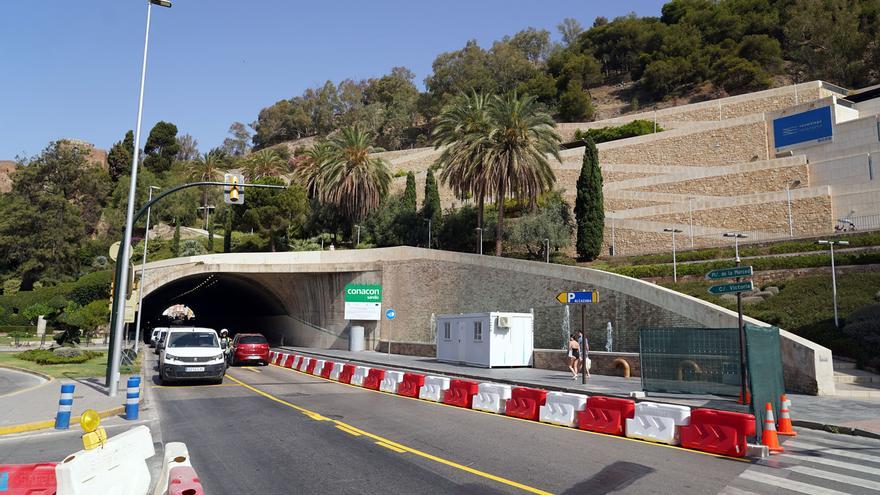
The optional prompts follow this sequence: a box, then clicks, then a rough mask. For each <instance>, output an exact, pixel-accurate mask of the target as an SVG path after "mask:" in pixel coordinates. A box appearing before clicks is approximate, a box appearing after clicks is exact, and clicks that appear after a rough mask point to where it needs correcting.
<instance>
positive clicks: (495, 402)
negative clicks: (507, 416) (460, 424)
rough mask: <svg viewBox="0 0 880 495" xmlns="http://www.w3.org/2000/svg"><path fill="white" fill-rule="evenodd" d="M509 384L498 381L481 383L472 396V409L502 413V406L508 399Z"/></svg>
mask: <svg viewBox="0 0 880 495" xmlns="http://www.w3.org/2000/svg"><path fill="white" fill-rule="evenodd" d="M510 388H511V387H510V385H502V384H500V383H481V384H480V385H479V386H478V387H477V395H475V396H474V402H473V405H472V408H473V409H476V410H477V411H486V412H490V413H495V414H504V407H505V406H506V405H507V400H508V399H510Z"/></svg>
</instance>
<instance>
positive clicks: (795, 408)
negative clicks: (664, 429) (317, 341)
mask: <svg viewBox="0 0 880 495" xmlns="http://www.w3.org/2000/svg"><path fill="white" fill-rule="evenodd" d="M277 349H280V350H286V351H292V352H297V353H302V354H307V355H312V356H318V357H322V358H329V359H331V360H340V361H354V362H358V363H364V364H367V365H374V366H379V367H383V368H385V367H387V368H394V369H399V370H403V371H418V372H423V373H430V374H441V375H446V376H452V377H457V378H466V379H471V380H477V381H491V382H496V383H507V384H511V385H520V386H526V387H535V388H542V389H544V390H555V391H561V392H573V393H582V394H583V393H585V394H587V395H590V394H597V395H605V396H612V397H614V396H616V397H629V394H630V392H636V391H641V390H642V382H641V379H639V378H623V377H618V376H604V375H593V376H592V377H590V378H588V379H587V383H586V385H582V384H581V381H580V378H578V380H577V381H575V380H572V379H571V374H570V373H569V372H567V371H553V370H544V369H537V368H478V367H471V366H464V365H459V364H451V363H441V362H439V361H437V360H436V359H434V358H429V357H419V356H404V355H399V354H391V355H389V354H385V353H379V352H374V351H361V352H352V351H344V350H336V349H311V348H305V347H289V346H284V347H279V348H277ZM788 397H789V399H791V401H792V419H793V422H794V424H795V425H796V426H801V427H804V428H811V429H821V430H828V431H834V430H837V431H834V432H835V433H849V434H855V435H861V436H872V437H876V438H880V400H872V399H866V400H851V399H841V398H837V397H817V396H812V395H800V394H788ZM648 399H650V400H652V401H655V402H663V403H669V404H681V405H685V406H690V407H710V408H714V409H723V410H728V411H739V412H746V411H747V408H746V407H745V406H742V405H739V404H737V403H736V402H735V401H734V400H732V399H729V398H721V397H714V396H684V395H669V394H650V395H649V396H648Z"/></svg>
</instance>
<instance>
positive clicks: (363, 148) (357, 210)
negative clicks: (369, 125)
mask: <svg viewBox="0 0 880 495" xmlns="http://www.w3.org/2000/svg"><path fill="white" fill-rule="evenodd" d="M376 151H380V150H379V149H377V148H374V147H373V135H372V133H370V132H367V131H363V130H361V129H360V128H359V127H357V126H349V127H343V128H342V129H340V130H339V133H338V134H336V135H335V136H334V137H333V138H332V139H331V140H330V142H329V149H328V151H327V152H328V158H327V160H326V161H325V162H324V163H323V164H322V165H320V172H319V173H318V175H317V178H316V179H315V184H316V186H317V187H320V189H321V191H320V192H321V194H320V196H321V200H322V201H325V202H328V203H332V204H335V205H336V206H338V207H339V208H340V210H341V211H342V212H343V213H344V214H345V215H346V216H347V217H348V218H349V219H350V220H352V221H353V222H360V221H362V220H363V219H364V218H365V217H366V216H367V214H368V213H370V212H371V211H372V210H374V209H376V208H377V207H378V206H379V202H381V201H382V199H383V198H384V197H385V195H386V194H388V186H389V184H390V183H391V173H390V172H389V171H388V165H387V163H386V162H385V160H383V159H382V158H378V157H375V156H371V154H372V153H375V152H376Z"/></svg>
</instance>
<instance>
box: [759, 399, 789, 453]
mask: <svg viewBox="0 0 880 495" xmlns="http://www.w3.org/2000/svg"><path fill="white" fill-rule="evenodd" d="M761 443H762V444H763V445H766V446H767V448H768V449H770V453H771V454H778V453H780V452H785V449H784V448H782V445H779V438H778V437H777V436H776V419H775V418H774V417H773V406H771V405H770V403H769V402H768V403H767V410H766V412H765V413H764V431H763V433H762V434H761Z"/></svg>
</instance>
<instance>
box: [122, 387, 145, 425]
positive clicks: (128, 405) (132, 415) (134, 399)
mask: <svg viewBox="0 0 880 495" xmlns="http://www.w3.org/2000/svg"><path fill="white" fill-rule="evenodd" d="M140 387H141V377H140V376H131V377H129V378H128V390H127V392H126V394H125V419H127V420H129V421H131V420H135V419H138V402H140V397H141V389H140Z"/></svg>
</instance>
